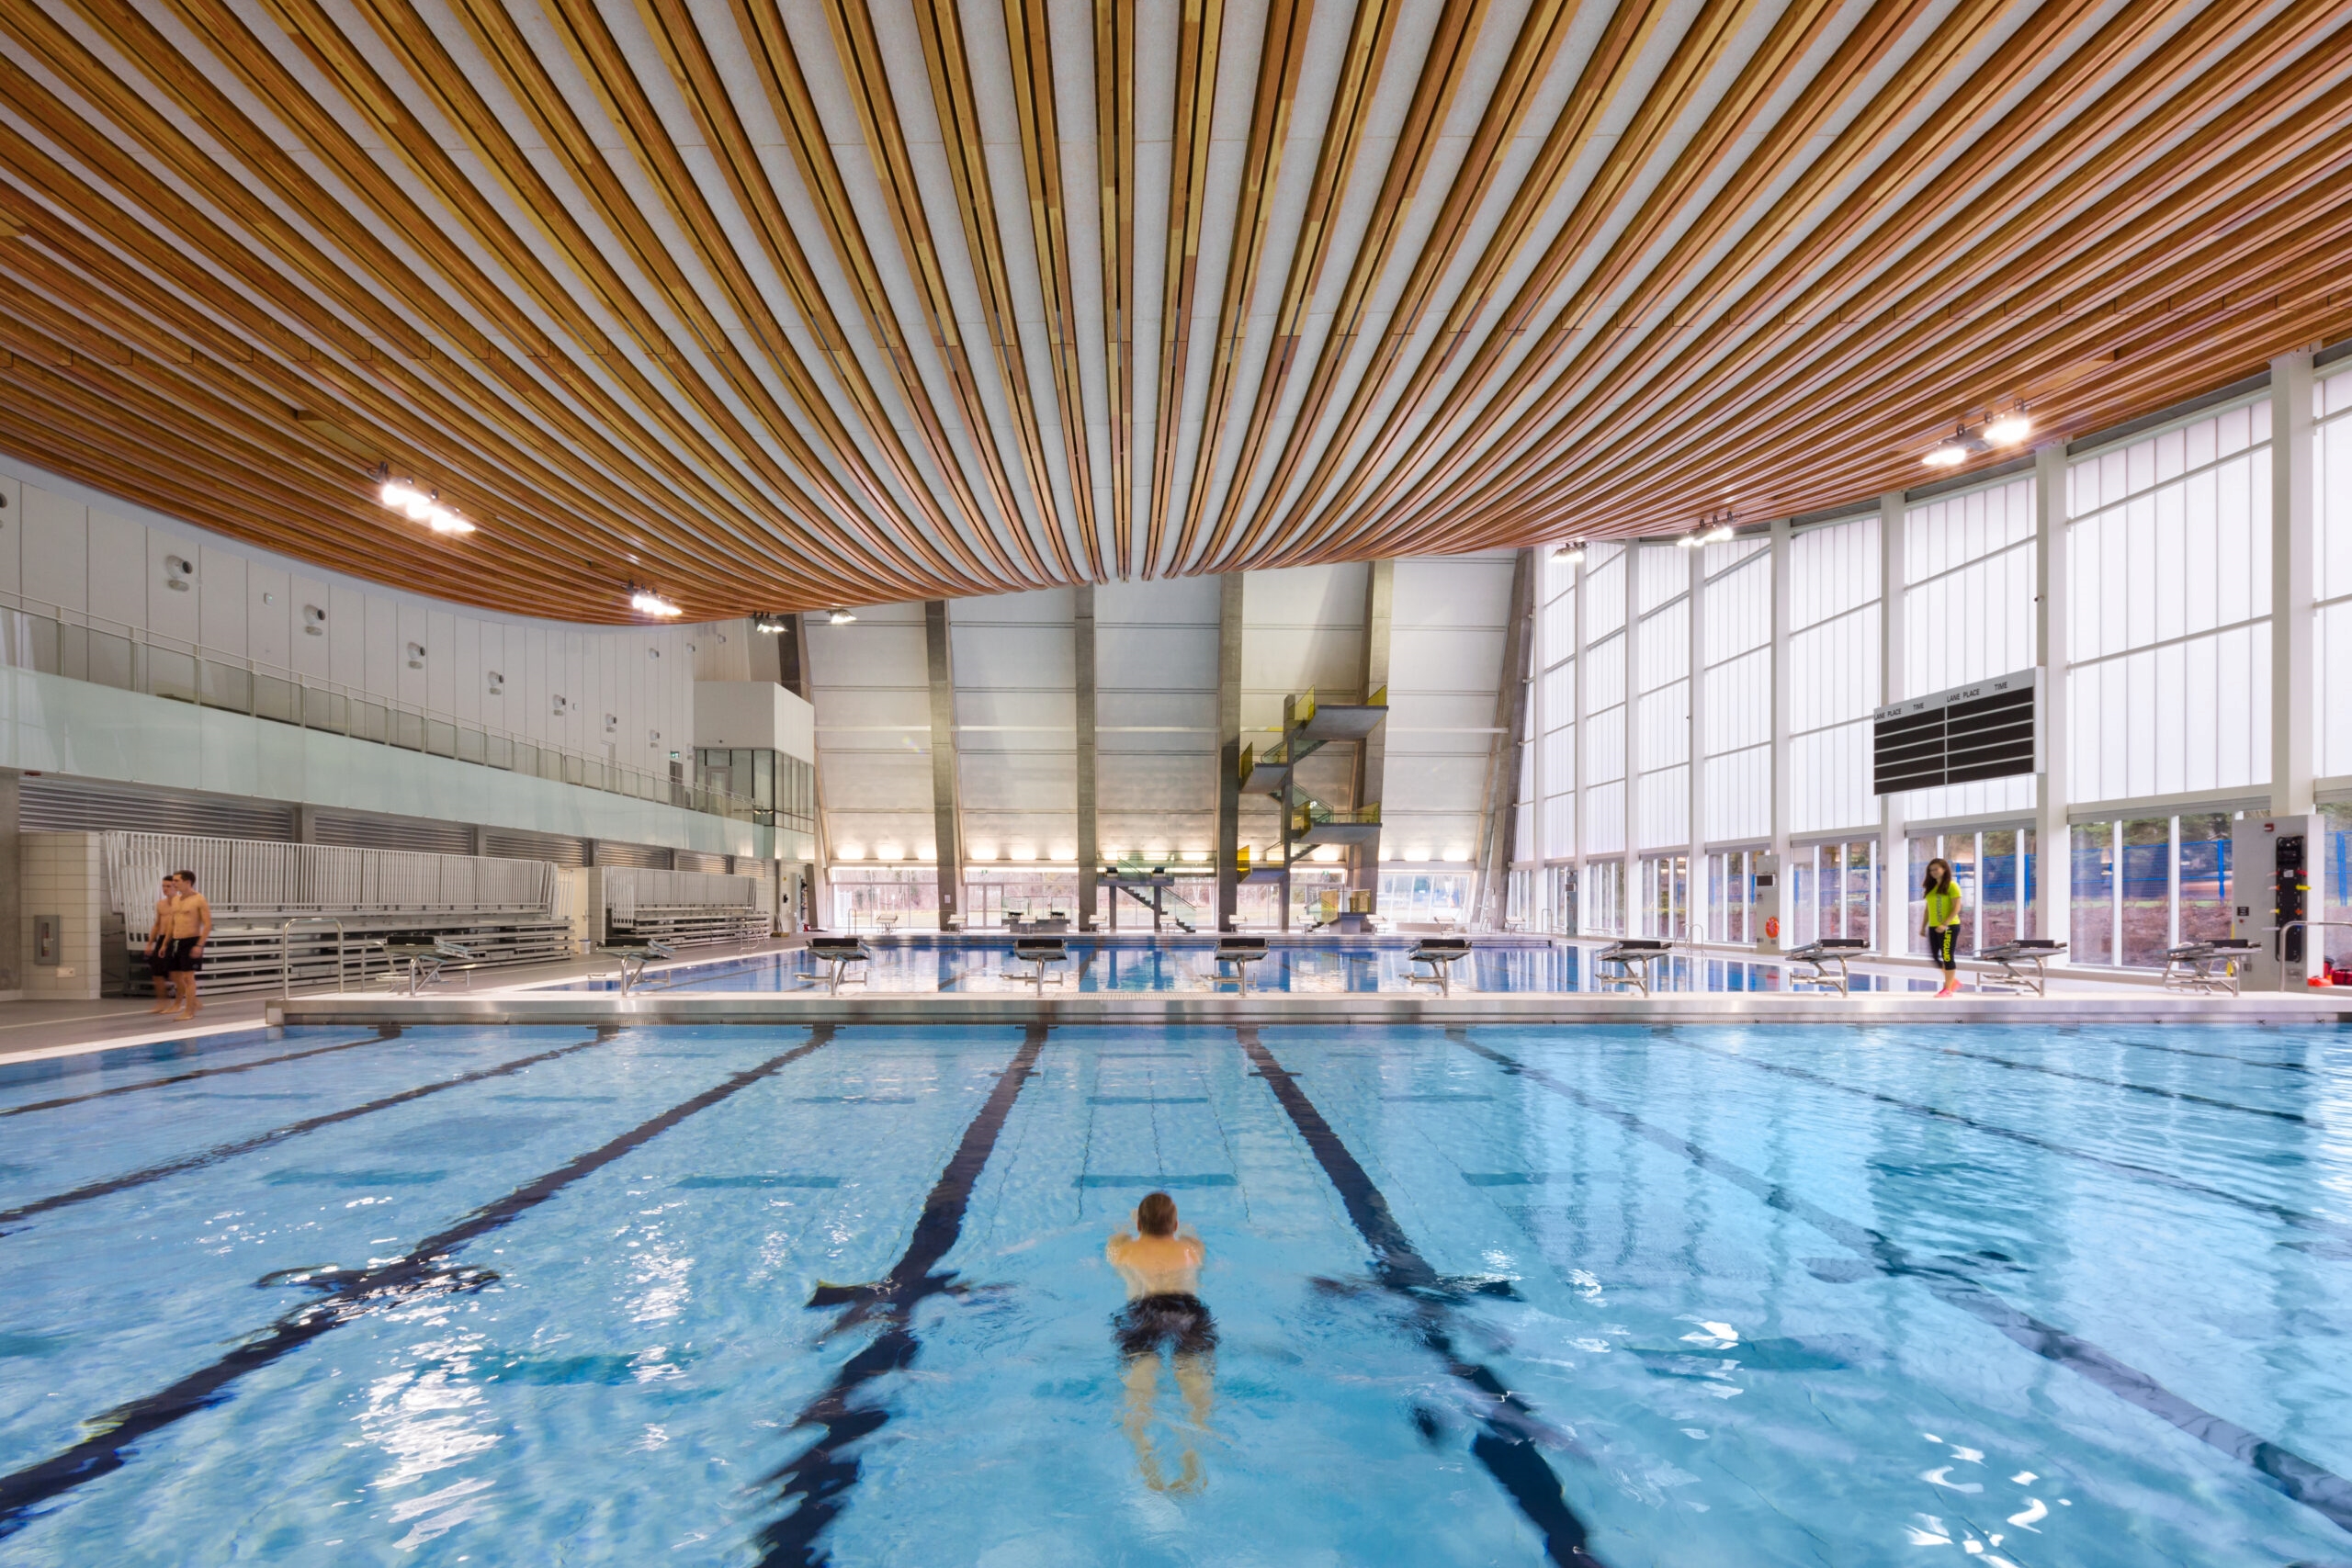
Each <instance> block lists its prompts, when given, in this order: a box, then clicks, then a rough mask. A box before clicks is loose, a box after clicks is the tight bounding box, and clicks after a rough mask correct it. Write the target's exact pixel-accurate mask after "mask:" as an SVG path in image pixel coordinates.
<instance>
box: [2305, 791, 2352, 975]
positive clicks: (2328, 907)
mask: <svg viewBox="0 0 2352 1568" xmlns="http://www.w3.org/2000/svg"><path fill="white" fill-rule="evenodd" d="M2319 809H2320V818H2321V827H2320V836H2319V852H2318V853H2317V854H2316V855H2315V856H2314V857H2313V858H2314V860H2315V862H2316V863H2317V865H2318V868H2319V885H2318V887H2317V889H2316V892H2317V896H2318V898H2319V908H2320V911H2321V914H2322V916H2323V918H2324V919H2330V920H2343V921H2352V806H2343V805H2336V806H2323V807H2320V808H2319ZM2320 935H2321V936H2322V938H2324V949H2323V951H2324V952H2325V953H2326V954H2327V960H2328V962H2329V963H2331V964H2335V965H2336V966H2337V967H2338V968H2352V931H2322V932H2321V933H2320Z"/></svg>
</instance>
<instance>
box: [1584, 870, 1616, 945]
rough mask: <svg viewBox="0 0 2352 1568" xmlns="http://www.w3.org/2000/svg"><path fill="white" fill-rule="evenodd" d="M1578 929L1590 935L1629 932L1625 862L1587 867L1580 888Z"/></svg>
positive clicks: (1614, 934)
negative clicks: (1626, 919)
mask: <svg viewBox="0 0 2352 1568" xmlns="http://www.w3.org/2000/svg"><path fill="white" fill-rule="evenodd" d="M1577 930H1578V931H1582V932H1584V933H1586V934H1588V935H1590V936H1623V935H1624V934H1625V863H1624V862H1623V861H1622V860H1611V861H1599V862H1595V863H1590V864H1588V865H1587V866H1586V867H1585V868H1584V880H1583V882H1582V883H1581V884H1579V885H1578V886H1577Z"/></svg>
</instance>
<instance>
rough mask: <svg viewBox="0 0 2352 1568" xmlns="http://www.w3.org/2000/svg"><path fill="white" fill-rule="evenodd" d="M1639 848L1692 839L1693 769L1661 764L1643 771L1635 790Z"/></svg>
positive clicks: (1656, 847)
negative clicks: (1639, 836) (1639, 834)
mask: <svg viewBox="0 0 2352 1568" xmlns="http://www.w3.org/2000/svg"><path fill="white" fill-rule="evenodd" d="M1636 796H1637V801H1636V812H1637V815H1636V818H1635V820H1636V822H1637V823H1638V824H1639V826H1640V828H1641V839H1640V843H1639V846H1638V847H1639V848H1642V849H1645V850H1655V849H1663V848H1666V847H1668V846H1670V845H1674V844H1687V843H1689V842H1690V841H1691V770H1690V769H1689V768H1688V767H1674V768H1660V769H1658V770H1657V772H1656V773H1644V774H1643V775H1642V776H1641V779H1640V781H1639V787H1638V789H1637V791H1636Z"/></svg>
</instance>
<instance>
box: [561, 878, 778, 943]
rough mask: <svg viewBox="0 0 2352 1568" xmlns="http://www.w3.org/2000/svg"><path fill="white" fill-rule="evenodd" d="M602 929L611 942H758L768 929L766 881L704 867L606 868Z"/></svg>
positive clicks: (766, 933) (769, 926) (770, 918)
mask: <svg viewBox="0 0 2352 1568" xmlns="http://www.w3.org/2000/svg"><path fill="white" fill-rule="evenodd" d="M599 875H600V876H601V877H602V878H603V881H604V890H605V891H604V898H605V931H606V933H607V940H609V941H612V942H624V941H638V942H661V943H662V944H663V945H664V946H668V947H708V946H712V945H714V944H718V943H722V942H759V941H762V940H763V939H764V938H765V937H767V936H768V935H769V934H770V931H771V921H772V917H771V916H770V914H769V910H770V908H772V900H771V899H770V898H769V897H768V893H767V880H766V878H764V877H759V876H728V875H722V874H718V873H715V872H705V871H658V870H652V869H650V868H647V867H642V866H607V867H604V868H601V869H600V871H599Z"/></svg>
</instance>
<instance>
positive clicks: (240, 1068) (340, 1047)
mask: <svg viewBox="0 0 2352 1568" xmlns="http://www.w3.org/2000/svg"><path fill="white" fill-rule="evenodd" d="M400 1037H401V1026H400V1025H399V1024H397V1023H387V1024H382V1025H380V1026H379V1027H378V1029H377V1031H376V1032H375V1033H373V1034H370V1035H368V1037H367V1038H366V1039H364V1040H340V1041H337V1042H336V1043H334V1044H332V1045H313V1046H311V1047H310V1048H309V1049H308V1050H303V1051H288V1052H286V1053H284V1054H283V1055H276V1056H261V1057H257V1058H255V1059H254V1060H253V1061H250V1062H237V1063H233V1064H232V1065H230V1066H220V1067H198V1068H197V1069H196V1070H195V1071H194V1072H187V1073H173V1074H171V1075H170V1076H169V1077H160V1078H142V1079H141V1080H140V1081H139V1082H137V1083H123V1084H117V1085H115V1086H114V1088H112V1089H92V1090H90V1092H89V1093H87V1094H67V1095H60V1096H59V1097H58V1098H57V1099H55V1100H34V1101H32V1102H31V1103H30V1104H28V1105H11V1106H8V1107H7V1108H6V1109H5V1110H0V1117H6V1116H28V1115H30V1114H31V1113H32V1112H34V1111H55V1110H57V1109H59V1108H60V1107H62V1106H67V1105H81V1104H84V1103H85V1102H86V1101H89V1100H111V1099H112V1098H113V1097H114V1096H116V1095H118V1094H137V1093H138V1092H139V1091H140V1090H141V1089H169V1088H170V1087H171V1086H172V1085H174V1084H182V1083H191V1082H193V1081H195V1080H196V1079H198V1078H214V1077H220V1075H222V1074H223V1073H250V1072H252V1071H253V1070H254V1068H255V1067H274V1066H277V1065H278V1064H279V1063H281V1062H299V1061H300V1060H302V1059H303V1058H304V1057H305V1056H324V1055H331V1054H333V1053H334V1052H336V1051H353V1050H356V1049H358V1048H359V1047H360V1046H362V1045H380V1044H382V1043H384V1042H385V1041H387V1040H397V1039H399V1038H400Z"/></svg>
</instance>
